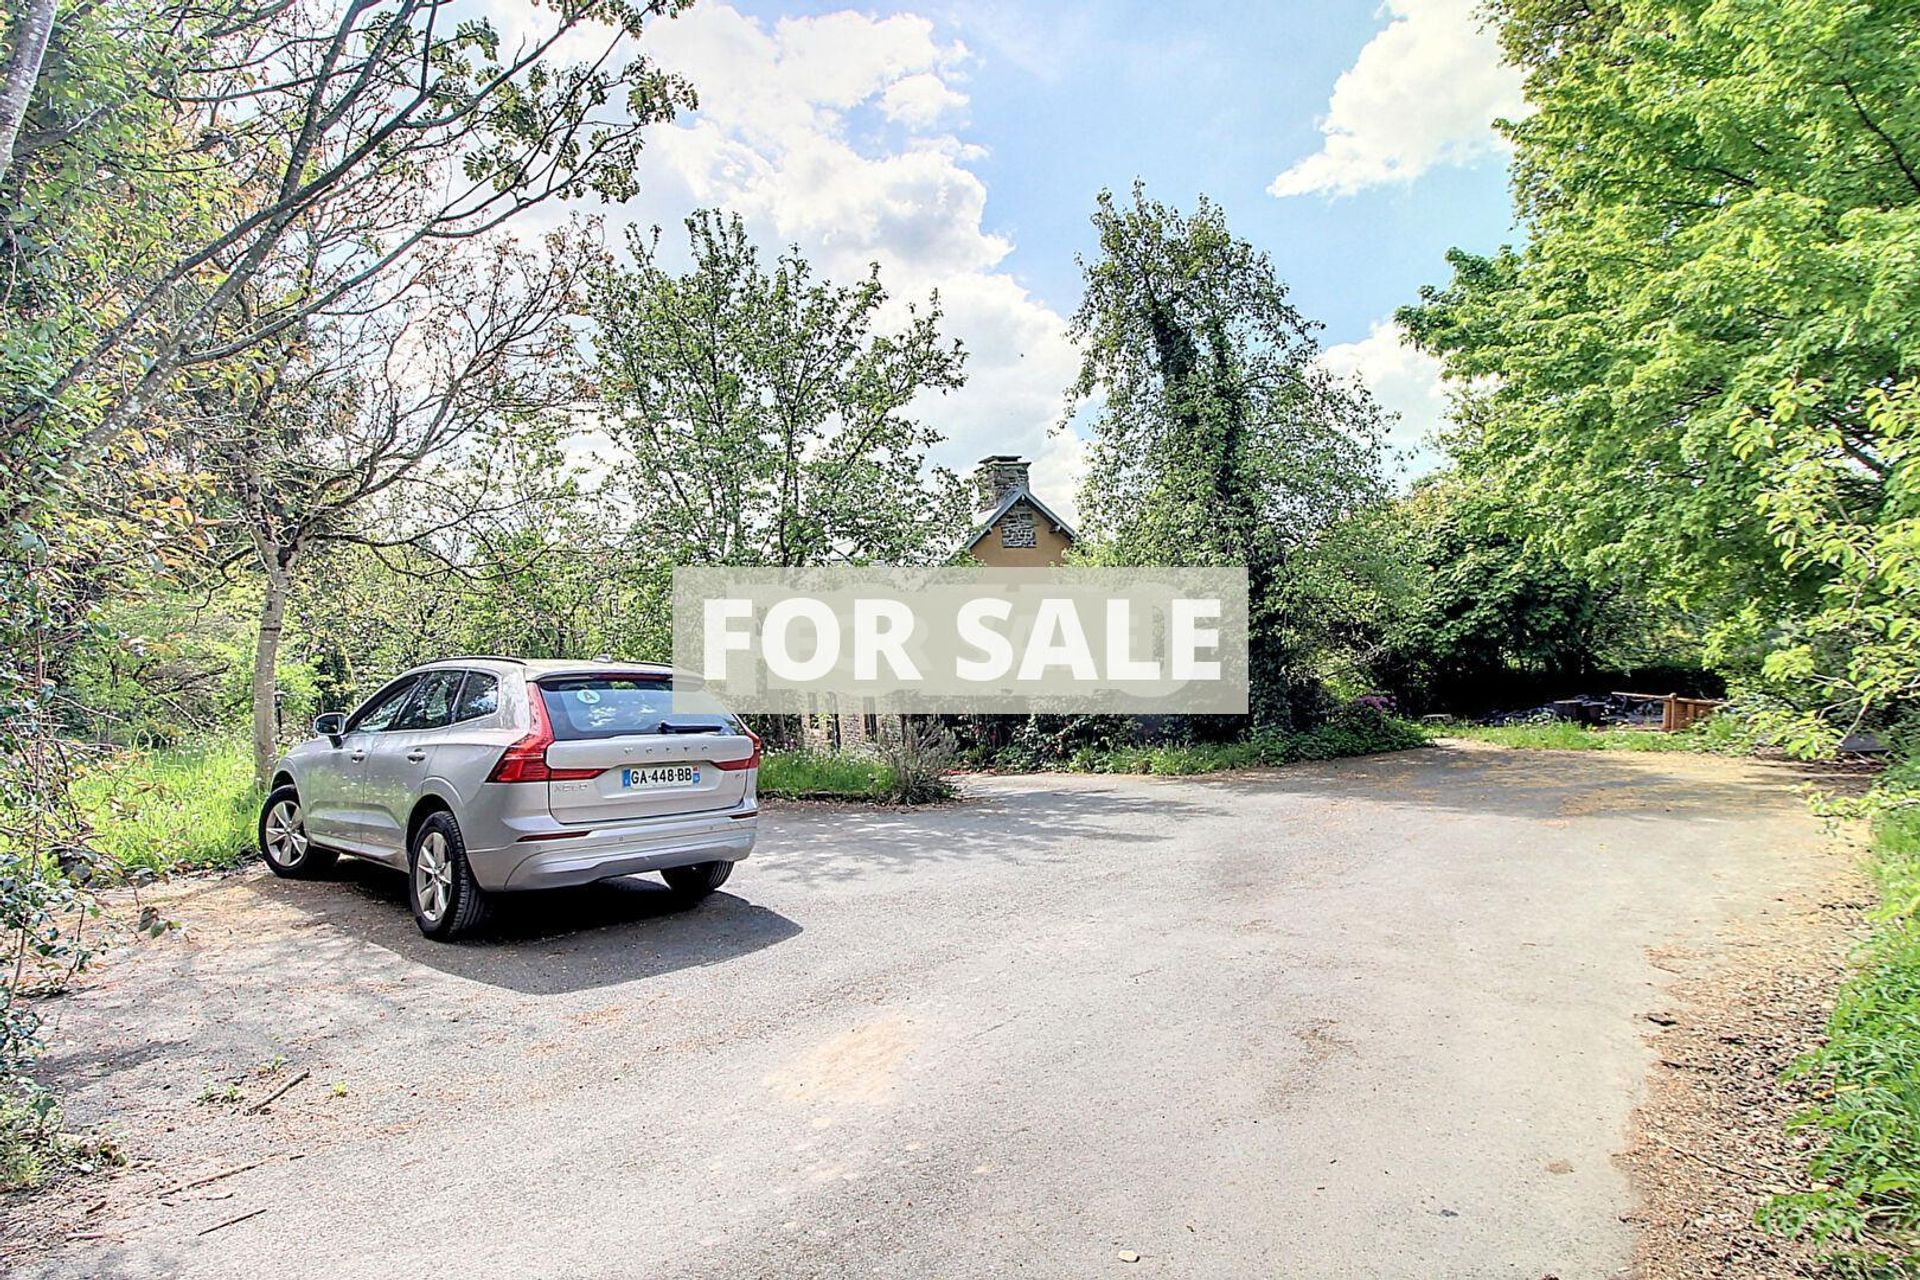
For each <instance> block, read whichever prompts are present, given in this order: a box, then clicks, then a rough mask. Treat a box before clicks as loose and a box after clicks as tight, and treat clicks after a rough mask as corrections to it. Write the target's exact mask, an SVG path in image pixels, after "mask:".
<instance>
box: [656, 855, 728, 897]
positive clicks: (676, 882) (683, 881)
mask: <svg viewBox="0 0 1920 1280" xmlns="http://www.w3.org/2000/svg"><path fill="white" fill-rule="evenodd" d="M732 874H733V864H732V863H731V862H696V863H694V864H693V865H692V866H690V867H668V868H666V869H665V870H663V871H662V872H661V873H660V878H661V879H662V880H665V881H666V882H667V888H669V889H671V890H673V891H674V892H675V893H677V894H679V895H680V896H681V897H683V898H689V899H691V900H693V901H695V902H698V901H699V900H700V899H702V898H704V897H706V896H707V895H708V894H710V893H712V892H713V891H714V890H715V889H718V888H719V887H720V886H721V885H723V884H725V883H726V882H727V877H728V876H730V875H732Z"/></svg>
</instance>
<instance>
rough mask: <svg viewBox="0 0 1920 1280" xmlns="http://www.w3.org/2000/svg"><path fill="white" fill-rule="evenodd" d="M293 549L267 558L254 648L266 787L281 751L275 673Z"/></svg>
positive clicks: (257, 748)
mask: <svg viewBox="0 0 1920 1280" xmlns="http://www.w3.org/2000/svg"><path fill="white" fill-rule="evenodd" d="M292 565H293V553H292V552H291V551H281V552H279V553H278V554H276V555H274V556H272V557H270V558H269V559H268V561H267V586H266V590H265V591H264V592H263V593H262V595H261V598H260V639H259V642H258V643H257V644H255V645H254V649H253V776H254V781H256V782H258V783H259V784H260V787H261V789H262V790H265V789H266V785H267V782H268V780H269V779H271V778H272V777H273V762H274V760H275V759H277V758H278V756H279V754H280V752H279V733H278V729H279V716H278V710H279V708H278V707H277V706H276V705H275V704H274V697H273V693H274V673H275V671H276V669H277V666H278V662H279V658H280V634H281V632H282V631H283V630H285V628H286V618H287V596H288V595H289V594H290V592H291V590H292V587H293V572H292Z"/></svg>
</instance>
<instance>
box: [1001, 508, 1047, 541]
mask: <svg viewBox="0 0 1920 1280" xmlns="http://www.w3.org/2000/svg"><path fill="white" fill-rule="evenodd" d="M1000 545H1001V546H1003V547H1037V546H1039V545H1040V541H1039V538H1038V536H1037V535H1036V534H1035V533H1034V530H1033V512H1031V511H1029V510H1027V509H1026V508H1025V507H1015V508H1014V509H1013V510H1011V511H1009V512H1007V514H1006V518H1005V519H1003V520H1001V521H1000Z"/></svg>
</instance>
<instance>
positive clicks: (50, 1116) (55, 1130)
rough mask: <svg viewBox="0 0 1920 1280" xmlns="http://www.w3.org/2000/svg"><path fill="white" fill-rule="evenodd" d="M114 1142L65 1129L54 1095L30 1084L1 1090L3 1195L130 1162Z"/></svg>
mask: <svg viewBox="0 0 1920 1280" xmlns="http://www.w3.org/2000/svg"><path fill="white" fill-rule="evenodd" d="M125 1162H126V1158H125V1157H124V1156H123V1155H121V1153H120V1149H119V1148H118V1147H117V1146H115V1145H114V1143H113V1142H112V1141H111V1140H110V1139H106V1138H101V1137H94V1136H76V1135H74V1134H70V1133H66V1132H64V1131H63V1117H62V1115H61V1113H60V1107H59V1105H58V1103H57V1102H56V1101H55V1100H54V1096H53V1095H52V1094H51V1093H49V1092H48V1091H47V1090H45V1089H42V1088H40V1087H38V1086H36V1085H32V1084H29V1083H26V1082H24V1081H15V1082H14V1083H13V1084H12V1085H11V1086H9V1087H8V1088H6V1089H4V1090H0V1191H28V1190H31V1189H32V1188H34V1187H37V1186H39V1185H40V1184H41V1183H43V1182H45V1181H46V1180H47V1179H48V1178H50V1177H53V1176H55V1175H56V1174H61V1173H92V1172H93V1171H95V1170H96V1169H103V1168H113V1167H116V1166H118V1165H121V1164H124V1163H125Z"/></svg>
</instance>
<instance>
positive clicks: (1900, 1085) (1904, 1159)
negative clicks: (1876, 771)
mask: <svg viewBox="0 0 1920 1280" xmlns="http://www.w3.org/2000/svg"><path fill="white" fill-rule="evenodd" d="M1916 788H1920V771H1916V770H1915V768H1914V766H1912V765H1911V764H1909V765H1907V766H1905V768H1904V770H1903V771H1902V772H1900V773H1899V774H1896V776H1895V777H1894V778H1893V779H1891V780H1890V782H1889V784H1887V785H1885V786H1884V787H1883V791H1884V793H1885V795H1886V796H1887V799H1886V801H1885V802H1884V803H1883V804H1882V805H1881V806H1880V812H1879V813H1878V815H1877V817H1876V818H1875V822H1874V853H1875V864H1876V871H1877V874H1878V878H1879V881H1880V891H1881V898H1882V901H1883V903H1884V904H1885V905H1884V907H1883V908H1882V910H1881V912H1880V917H1879V925H1878V928H1877V929H1876V931H1875V933H1874V936H1873V938H1872V940H1871V941H1870V942H1869V944H1868V945H1867V947H1866V949H1865V951H1864V952H1863V953H1862V954H1861V956H1860V957H1859V961H1858V968H1857V970H1856V972H1855V974H1854V976H1853V977H1852V978H1851V979H1849V981H1848V982H1847V985H1846V986H1845V987H1844V988H1842V990H1841V992H1840V997H1839V1000H1838V1002H1837V1003H1836V1004H1835V1006H1834V1011H1833V1016H1832V1018H1831V1020H1830V1021H1829V1023H1828V1025H1827V1035H1826V1042H1825V1043H1824V1044H1823V1045H1821V1046H1820V1047H1819V1048H1817V1049H1815V1050H1813V1051H1812V1052H1810V1053H1808V1054H1806V1055H1805V1056H1804V1057H1802V1058H1801V1059H1800V1060H1799V1061H1798V1062H1797V1063H1796V1064H1795V1065H1794V1067H1793V1069H1792V1074H1793V1075H1795V1076H1797V1077H1799V1078H1800V1079H1802V1080H1804V1081H1806V1082H1807V1083H1808V1084H1809V1085H1810V1086H1811V1087H1812V1089H1813V1090H1814V1097H1815V1099H1816V1101H1815V1102H1814V1104H1813V1105H1812V1106H1810V1107H1809V1108H1808V1109H1807V1110H1806V1111H1805V1112H1803V1113H1802V1114H1801V1115H1800V1116H1799V1117H1797V1118H1796V1120H1795V1122H1794V1123H1795V1125H1796V1127H1799V1128H1803V1129H1808V1130H1811V1131H1812V1132H1813V1133H1815V1134H1817V1135H1818V1137H1819V1146H1818V1148H1817V1149H1816V1152H1815V1154H1814V1156H1813V1160H1812V1162H1811V1167H1810V1169H1809V1173H1810V1175H1811V1178H1812V1182H1813V1188H1812V1189H1811V1190H1808V1191H1805V1192H1798V1193H1795V1194H1792V1195H1785V1196H1779V1197H1776V1198H1775V1199H1774V1200H1773V1201H1772V1202H1771V1203H1769V1204H1768V1205H1767V1206H1766V1207H1765V1208H1764V1209H1763V1210H1762V1213H1761V1220H1762V1221H1763V1222H1764V1223H1765V1224H1767V1225H1768V1226H1770V1227H1772V1228H1773V1229H1775V1230H1778V1231H1781V1232H1784V1233H1787V1234H1798V1233H1802V1232H1804V1233H1807V1234H1808V1235H1810V1236H1811V1237H1812V1238H1813V1239H1814V1240H1816V1241H1818V1242H1819V1243H1820V1244H1821V1245H1823V1246H1824V1247H1825V1248H1826V1249H1827V1250H1828V1251H1829V1253H1830V1254H1831V1255H1832V1256H1833V1258H1834V1259H1835V1260H1836V1261H1837V1262H1839V1263H1841V1264H1842V1265H1844V1266H1846V1267H1847V1268H1848V1269H1849V1270H1850V1271H1852V1272H1853V1273H1855V1274H1862V1275H1873V1276H1886V1277H1892V1276H1911V1275H1913V1274H1915V1271H1914V1267H1915V1258H1916V1256H1920V805H1916V804H1915V803H1914V800H1915V792H1916Z"/></svg>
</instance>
